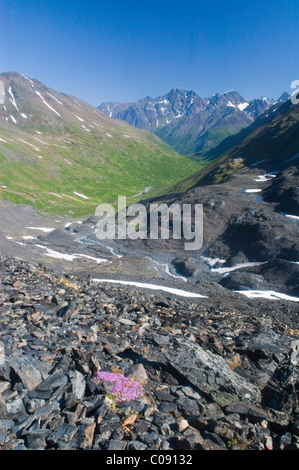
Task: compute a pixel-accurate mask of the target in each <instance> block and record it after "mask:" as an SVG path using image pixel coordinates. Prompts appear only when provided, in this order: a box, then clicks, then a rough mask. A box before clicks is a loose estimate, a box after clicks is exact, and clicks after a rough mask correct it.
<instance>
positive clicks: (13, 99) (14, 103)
mask: <svg viewBox="0 0 299 470" xmlns="http://www.w3.org/2000/svg"><path fill="white" fill-rule="evenodd" d="M8 93H9V94H10V96H11V99H10V98H9V101H10V102H11V103H12V104H13V105H14V107H15V108H16V110H17V111H18V113H19V112H20V110H19V108H18V107H17V103H16V100H15V97H14V95H13V92H12V91H11V86H10V87H9V89H8Z"/></svg>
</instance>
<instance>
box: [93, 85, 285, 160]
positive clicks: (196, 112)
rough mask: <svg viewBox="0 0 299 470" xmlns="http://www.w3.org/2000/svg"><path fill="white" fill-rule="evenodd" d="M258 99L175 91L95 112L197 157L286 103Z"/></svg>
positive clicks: (107, 105)
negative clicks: (127, 124)
mask: <svg viewBox="0 0 299 470" xmlns="http://www.w3.org/2000/svg"><path fill="white" fill-rule="evenodd" d="M289 97H290V95H289V94H288V93H283V94H282V95H281V97H280V98H278V99H277V100H274V99H270V98H267V97H261V98H258V99H254V100H252V101H249V100H246V99H244V98H243V97H242V96H241V95H240V94H239V93H237V92H236V91H227V92H226V93H223V94H220V93H217V94H216V95H214V96H213V97H211V98H201V97H200V96H198V95H197V94H196V93H194V92H193V91H185V90H182V89H181V88H175V89H173V90H171V91H170V92H169V93H167V94H166V95H164V96H159V97H158V98H156V99H152V98H150V97H146V98H144V99H141V100H139V101H138V102H136V103H127V104H121V103H116V102H108V103H102V104H101V105H100V106H99V107H98V109H99V110H100V111H102V112H103V113H104V114H106V116H109V117H111V118H112V119H118V120H123V121H126V122H127V123H129V124H131V125H132V126H134V127H137V128H139V129H146V130H150V131H152V132H154V133H155V134H156V135H157V136H159V137H160V138H161V139H162V140H164V141H165V142H166V143H167V144H169V145H170V146H171V147H173V148H174V149H175V150H176V151H177V152H179V153H181V154H183V155H188V154H199V153H203V152H206V151H209V150H210V149H212V148H214V147H216V146H217V145H218V144H219V143H220V142H221V141H222V140H223V139H224V138H226V137H228V136H229V135H233V134H235V133H236V132H238V131H239V130H241V129H243V128H245V127H247V126H249V125H250V124H252V122H253V121H254V120H255V119H256V118H257V117H259V116H260V115H261V114H263V113H264V112H265V111H267V110H268V109H269V108H270V107H271V106H273V105H275V104H277V103H280V102H284V101H286V100H287V99H288V98H289Z"/></svg>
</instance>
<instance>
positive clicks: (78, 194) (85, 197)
mask: <svg viewBox="0 0 299 470" xmlns="http://www.w3.org/2000/svg"><path fill="white" fill-rule="evenodd" d="M73 192H74V194H76V196H79V197H83V199H89V197H87V196H84V194H80V193H76V191H73Z"/></svg>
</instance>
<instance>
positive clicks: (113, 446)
mask: <svg viewBox="0 0 299 470" xmlns="http://www.w3.org/2000/svg"><path fill="white" fill-rule="evenodd" d="M126 446H127V442H126V441H119V440H117V439H111V440H110V441H109V444H108V447H107V450H111V451H115V450H125V448H126ZM136 450H137V449H136Z"/></svg>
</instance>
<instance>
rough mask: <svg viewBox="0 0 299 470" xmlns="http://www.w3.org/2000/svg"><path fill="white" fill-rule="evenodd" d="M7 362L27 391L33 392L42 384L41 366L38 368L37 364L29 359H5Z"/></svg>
mask: <svg viewBox="0 0 299 470" xmlns="http://www.w3.org/2000/svg"><path fill="white" fill-rule="evenodd" d="M7 362H8V364H9V366H10V367H11V368H12V369H13V371H14V372H15V374H16V375H17V376H18V377H19V379H20V380H21V382H22V383H23V385H24V387H25V388H26V389H27V390H33V389H34V388H35V387H37V386H38V385H39V384H40V383H41V382H42V380H43V375H42V372H41V370H43V368H42V366H41V367H38V362H37V361H35V360H34V359H32V358H29V357H18V358H14V357H10V358H8V359H7ZM41 364H42V363H41Z"/></svg>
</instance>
